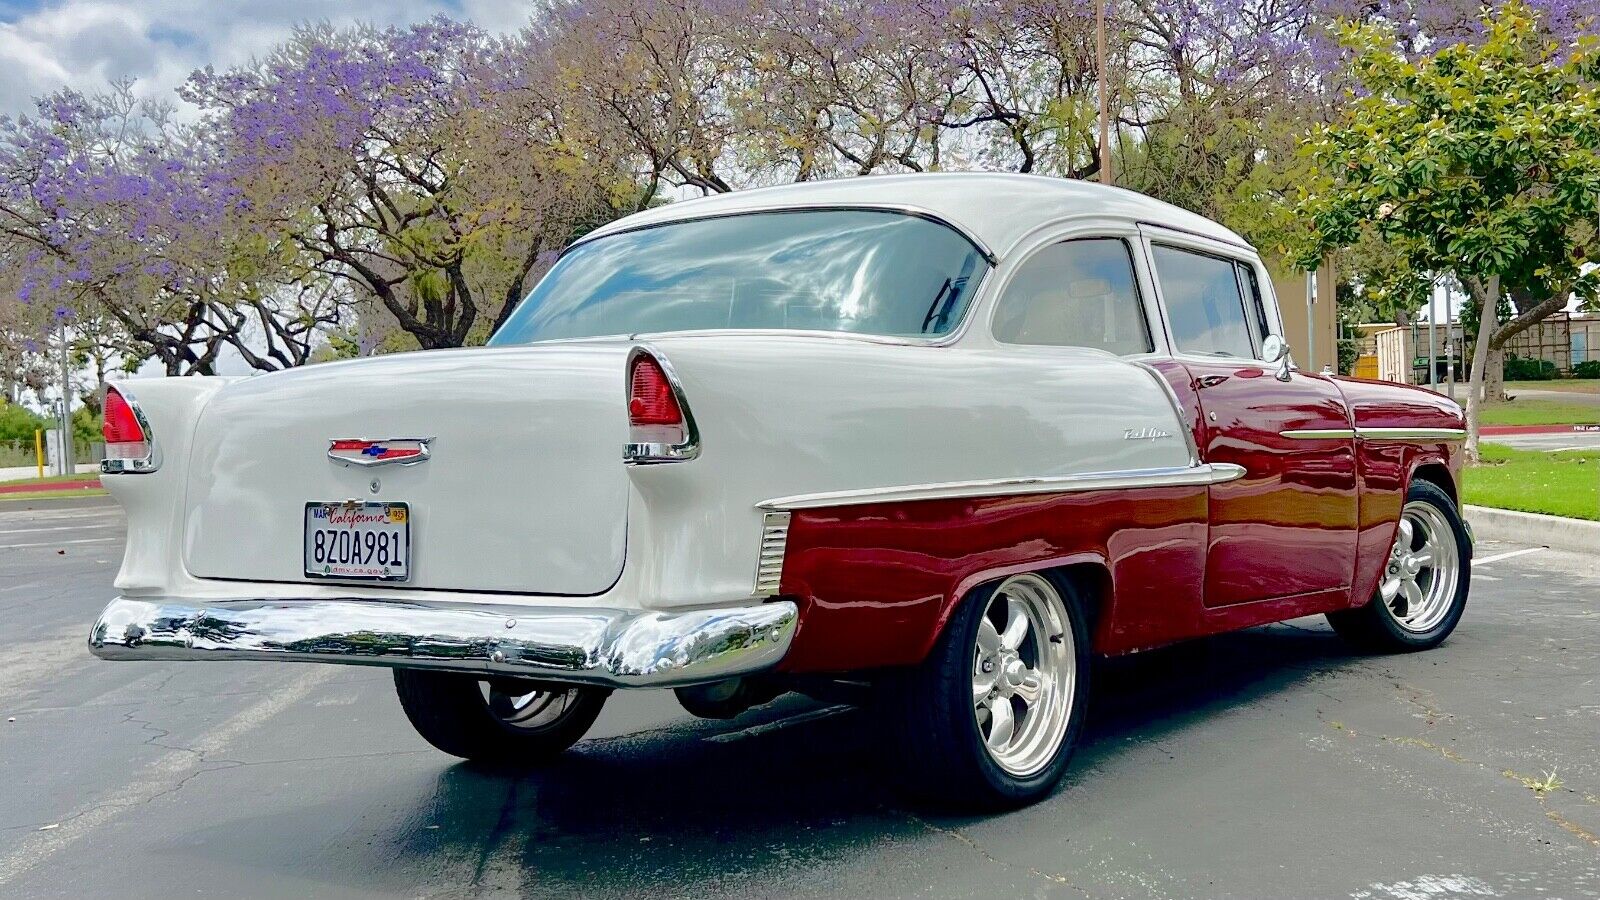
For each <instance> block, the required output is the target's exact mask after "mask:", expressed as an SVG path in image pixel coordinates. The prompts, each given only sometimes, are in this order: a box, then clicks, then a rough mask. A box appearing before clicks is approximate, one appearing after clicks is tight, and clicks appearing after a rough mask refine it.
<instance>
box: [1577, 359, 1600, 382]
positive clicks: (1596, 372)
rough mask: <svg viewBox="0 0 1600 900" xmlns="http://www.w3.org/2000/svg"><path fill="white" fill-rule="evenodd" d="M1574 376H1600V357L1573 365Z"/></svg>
mask: <svg viewBox="0 0 1600 900" xmlns="http://www.w3.org/2000/svg"><path fill="white" fill-rule="evenodd" d="M1572 377H1573V378H1600V359H1591V360H1588V361H1586V362H1581V363H1578V364H1577V365H1575V366H1573V367H1572Z"/></svg>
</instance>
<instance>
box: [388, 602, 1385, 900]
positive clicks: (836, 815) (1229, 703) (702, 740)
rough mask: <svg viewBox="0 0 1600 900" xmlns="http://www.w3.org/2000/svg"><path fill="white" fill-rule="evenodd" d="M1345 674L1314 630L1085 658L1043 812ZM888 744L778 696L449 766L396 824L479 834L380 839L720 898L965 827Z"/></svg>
mask: <svg viewBox="0 0 1600 900" xmlns="http://www.w3.org/2000/svg"><path fill="white" fill-rule="evenodd" d="M1359 664H1360V658H1359V657H1357V656H1354V655H1352V654H1351V653H1350V652H1349V651H1348V650H1347V649H1346V647H1345V645H1344V644H1343V643H1342V642H1340V641H1339V639H1338V638H1337V637H1336V636H1334V635H1333V634H1332V633H1331V632H1330V631H1328V630H1327V629H1326V627H1325V626H1322V625H1321V623H1320V621H1317V622H1316V623H1315V624H1312V625H1309V626H1306V627H1299V626H1298V625H1277V626H1268V627H1265V628H1257V629H1251V630H1248V631H1244V632H1238V633H1234V634H1228V635H1222V636H1218V637H1214V638H1210V639H1207V640H1203V641H1198V642H1192V643H1189V644H1185V645H1180V646H1177V647H1172V648H1166V649H1163V650H1158V651H1152V652H1148V653H1142V654H1137V655H1135V656H1132V657H1125V658H1120V659H1115V660H1106V661H1102V662H1101V663H1100V664H1098V665H1097V666H1096V669H1095V672H1094V682H1095V683H1094V688H1093V691H1094V692H1093V695H1092V697H1091V707H1090V722H1089V724H1088V726H1087V729H1086V732H1085V735H1084V740H1083V743H1082V744H1081V745H1080V749H1079V755H1078V757H1077V758H1075V760H1074V764H1073V768H1072V770H1070V771H1069V774H1068V776H1067V778H1066V780H1065V783H1064V785H1063V786H1062V788H1061V789H1060V791H1059V792H1058V793H1057V794H1056V795H1055V797H1053V798H1051V799H1048V800H1046V801H1045V802H1046V803H1051V802H1056V801H1059V800H1061V799H1062V798H1063V796H1064V794H1066V795H1070V792H1071V790H1072V785H1073V783H1074V780H1075V777H1078V775H1077V773H1082V772H1084V771H1086V770H1088V769H1091V768H1093V767H1094V765H1095V764H1096V763H1097V762H1098V761H1100V760H1103V759H1107V758H1109V757H1111V756H1114V755H1115V754H1116V753H1118V752H1119V751H1120V750H1121V748H1123V747H1125V746H1126V745H1127V742H1128V741H1130V740H1133V741H1153V742H1158V741H1160V740H1162V739H1163V738H1164V737H1165V736H1167V735H1170V734H1172V733H1174V732H1176V731H1178V730H1181V729H1183V728H1184V727H1185V726H1186V725H1188V724H1189V723H1190V722H1192V721H1195V720H1196V719H1199V718H1202V717H1205V716H1209V715H1213V714H1216V713H1218V712H1221V711H1223V710H1226V709H1228V708H1231V707H1236V706H1239V705H1242V704H1247V703H1250V702H1252V701H1255V700H1258V699H1261V698H1264V697H1268V696H1270V695H1272V694H1274V693H1277V692H1280V691H1283V690H1286V689H1289V688H1291V687H1293V686H1295V685H1296V684H1298V683H1302V682H1305V681H1308V680H1311V679H1316V678H1320V677H1326V676H1327V675H1330V674H1332V673H1334V672H1336V671H1338V670H1340V669H1344V668H1347V667H1350V666H1355V665H1359ZM889 747H890V745H889V743H888V741H887V737H886V735H885V734H884V733H883V732H882V731H881V730H880V729H879V728H878V727H877V724H876V722H875V721H874V720H873V718H872V717H871V716H870V714H869V713H868V712H866V711H864V710H857V709H848V708H838V709H832V710H825V709H824V708H823V707H822V705H821V704H816V703H814V702H812V701H808V700H803V699H800V698H790V699H787V700H780V701H778V702H777V703H775V704H772V705H770V706H768V707H766V708H763V709H759V710H752V711H750V712H748V713H746V714H745V715H743V716H741V717H739V718H738V719H735V720H733V721H732V722H697V721H691V722H684V723H679V724H675V725H673V726H671V727H667V728H663V729H660V730H657V731H648V732H643V733H638V734H630V735H623V736H619V737H614V738H605V739H599V740H590V741H586V742H584V743H582V744H580V745H578V746H577V747H576V748H574V749H573V750H572V751H569V753H568V754H566V755H565V756H564V757H563V758H562V759H561V760H560V761H559V762H557V763H556V764H555V765H553V766H552V767H550V768H548V769H546V770H544V771H541V772H540V773H538V774H536V775H521V776H514V775H508V774H505V773H501V772H495V771H490V770H486V769H482V768H479V767H476V766H473V765H466V764H462V765H456V766H452V767H450V768H448V769H446V770H444V771H443V772H442V773H441V774H440V775H439V780H438V784H437V791H436V793H435V795H434V796H432V797H429V798H426V799H425V800H422V801H421V802H422V803H425V804H426V807H427V810H426V813H425V814H421V813H419V815H417V816H415V817H412V820H413V821H418V822H421V821H428V822H433V823H439V822H445V823H448V822H449V821H450V820H451V819H453V818H460V819H461V825H467V824H468V823H469V822H471V821H477V822H480V823H481V822H482V821H484V820H485V817H484V815H483V810H484V809H485V807H491V808H493V809H495V810H496V812H495V814H494V815H493V816H492V817H488V818H489V819H492V821H493V822H494V825H493V829H492V831H491V832H490V833H484V830H483V828H482V826H481V824H480V825H479V826H478V827H476V828H462V827H460V826H459V825H458V826H454V827H452V826H450V825H449V824H446V825H445V826H444V830H443V831H442V832H441V831H440V830H434V831H431V832H429V833H428V834H426V835H411V836H407V835H396V836H394V837H395V840H394V842H393V845H391V847H390V852H398V853H400V854H402V855H405V854H407V853H408V852H411V851H414V852H416V853H427V852H434V851H436V850H437V849H438V847H439V844H440V842H441V841H443V842H446V843H450V842H461V843H463V844H465V845H470V846H469V847H462V848H458V849H460V850H463V851H466V852H476V853H479V854H481V858H483V859H488V858H490V857H491V856H498V857H500V858H504V857H505V855H506V854H508V853H509V854H514V858H515V859H517V860H518V864H519V865H520V867H521V869H522V870H523V874H524V875H526V876H528V877H530V878H533V879H535V880H536V881H537V883H538V884H539V885H540V888H541V891H546V892H550V893H562V892H567V891H572V892H583V893H590V894H599V895H604V894H608V893H612V892H618V893H653V892H656V891H660V892H663V893H666V894H673V893H677V892H678V891H681V889H682V888H683V887H684V886H685V885H686V884H695V883H696V879H708V880H707V881H703V882H701V883H704V884H707V885H711V884H718V885H721V887H722V889H723V890H728V891H733V892H737V891H738V890H739V883H738V882H739V879H742V878H746V877H755V876H758V875H763V873H765V875H771V874H772V873H774V872H783V871H789V872H796V871H801V870H805V871H810V872H815V871H816V868H815V867H816V866H817V864H818V863H819V862H822V863H825V862H827V861H828V860H829V858H833V859H847V858H851V857H853V856H854V855H855V854H856V853H858V852H859V851H860V850H861V848H863V847H866V846H874V845H876V846H881V845H882V844H883V842H915V841H923V840H928V839H931V838H936V837H938V836H939V835H940V834H948V829H950V828H954V827H959V826H960V825H962V824H964V823H969V822H971V821H973V819H972V818H970V817H954V816H948V815H944V814H941V813H938V812H936V811H933V810H930V809H928V808H926V807H924V806H921V805H918V804H913V803H908V802H907V801H906V800H904V799H903V798H902V797H901V795H900V794H899V793H897V792H896V791H895V790H894V788H893V782H894V777H893V776H894V774H895V762H896V760H895V758H894V756H893V754H892V753H891V751H890V749H889ZM474 810H476V811H478V812H477V813H476V814H473V813H472V812H471V811H474ZM452 813H454V814H452ZM432 827H433V828H435V829H438V828H439V826H438V825H437V824H436V825H434V826H432ZM938 839H946V838H943V837H938ZM408 845H409V846H410V848H411V851H408V850H407V846H408ZM430 848H431V849H430ZM483 868H484V867H483V866H480V871H479V875H480V876H481V875H483V874H484V873H483V871H482V869H483ZM825 869H826V867H824V870H825ZM730 879H732V881H730ZM754 884H757V883H752V884H750V885H746V886H745V887H746V889H749V888H751V887H753V886H754ZM808 885H809V886H810V887H812V888H815V887H817V885H814V884H810V882H809V881H808ZM720 892H721V891H720V890H709V889H708V890H707V891H705V892H704V893H720ZM808 892H809V891H808Z"/></svg>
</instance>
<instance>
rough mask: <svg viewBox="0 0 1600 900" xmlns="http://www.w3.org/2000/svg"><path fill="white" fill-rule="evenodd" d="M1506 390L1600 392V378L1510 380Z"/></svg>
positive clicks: (1574, 392)
mask: <svg viewBox="0 0 1600 900" xmlns="http://www.w3.org/2000/svg"><path fill="white" fill-rule="evenodd" d="M1506 390H1507V391H1509V392H1510V393H1513V394H1515V393H1516V392H1517V391H1520V390H1529V391H1567V392H1569V393H1573V394H1600V378H1560V379H1556V380H1554V381H1508V382H1506Z"/></svg>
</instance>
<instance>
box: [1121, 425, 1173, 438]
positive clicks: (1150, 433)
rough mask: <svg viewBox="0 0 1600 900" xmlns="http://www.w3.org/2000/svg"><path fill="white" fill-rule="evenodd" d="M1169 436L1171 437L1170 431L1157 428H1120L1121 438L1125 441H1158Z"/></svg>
mask: <svg viewBox="0 0 1600 900" xmlns="http://www.w3.org/2000/svg"><path fill="white" fill-rule="evenodd" d="M1169 437H1172V432H1170V431H1162V430H1161V429H1159V428H1124V429H1123V430H1122V439H1123V440H1125V441H1158V440H1160V439H1162V438H1169Z"/></svg>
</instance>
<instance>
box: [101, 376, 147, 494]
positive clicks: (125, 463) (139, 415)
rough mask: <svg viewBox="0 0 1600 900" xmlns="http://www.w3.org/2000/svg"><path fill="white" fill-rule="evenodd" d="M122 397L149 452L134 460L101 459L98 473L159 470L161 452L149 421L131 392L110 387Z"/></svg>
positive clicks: (141, 473) (118, 473) (130, 473)
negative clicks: (147, 445)
mask: <svg viewBox="0 0 1600 900" xmlns="http://www.w3.org/2000/svg"><path fill="white" fill-rule="evenodd" d="M111 387H112V390H115V391H116V392H117V393H118V394H120V395H121V396H122V399H123V402H125V403H127V404H128V409H130V410H132V411H133V418H134V420H135V421H137V422H138V423H139V430H140V431H143V432H144V436H145V440H146V443H148V444H149V445H150V452H149V453H146V454H145V455H144V456H140V457H137V458H135V459H110V458H107V459H102V460H100V473H101V474H103V475H148V474H149V473H151V472H154V471H156V470H157V469H159V468H161V450H160V447H158V446H157V444H156V433H155V430H154V429H152V428H151V427H150V420H149V419H148V418H146V416H145V414H144V408H143V407H141V406H140V405H139V401H138V400H136V399H135V398H134V396H133V394H132V393H131V392H129V391H128V389H127V388H125V387H123V386H122V385H120V384H118V385H112V386H111Z"/></svg>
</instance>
